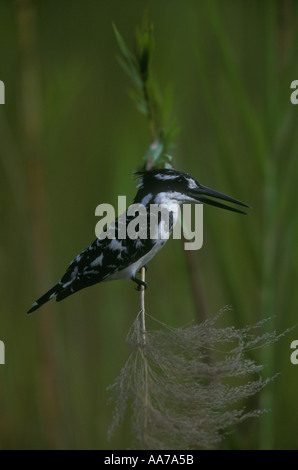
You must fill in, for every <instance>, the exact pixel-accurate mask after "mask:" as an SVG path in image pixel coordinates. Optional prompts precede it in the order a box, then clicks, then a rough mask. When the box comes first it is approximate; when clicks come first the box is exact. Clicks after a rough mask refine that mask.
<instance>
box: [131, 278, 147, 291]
mask: <svg viewBox="0 0 298 470" xmlns="http://www.w3.org/2000/svg"><path fill="white" fill-rule="evenodd" d="M131 280H132V281H133V282H135V283H136V284H137V287H136V290H137V291H140V290H141V287H144V289H146V288H147V282H145V281H142V280H141V279H138V278H137V277H132V278H131Z"/></svg>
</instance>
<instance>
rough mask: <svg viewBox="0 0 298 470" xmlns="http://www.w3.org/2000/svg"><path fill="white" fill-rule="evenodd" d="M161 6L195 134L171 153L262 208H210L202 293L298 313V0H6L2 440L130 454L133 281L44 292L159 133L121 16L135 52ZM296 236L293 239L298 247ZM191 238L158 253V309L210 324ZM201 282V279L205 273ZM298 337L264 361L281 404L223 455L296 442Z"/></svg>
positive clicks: (184, 115)
mask: <svg viewBox="0 0 298 470" xmlns="http://www.w3.org/2000/svg"><path fill="white" fill-rule="evenodd" d="M146 7H149V18H150V20H152V21H153V23H154V25H155V40H156V50H155V59H154V68H155V72H156V76H157V77H158V80H159V83H160V85H161V89H163V88H164V87H165V86H166V84H167V83H169V82H170V83H172V86H173V115H174V116H175V117H177V120H178V123H179V125H180V126H181V132H180V134H179V136H178V138H177V141H176V144H177V146H176V149H175V150H174V151H173V156H174V164H175V166H176V167H177V168H178V169H180V170H182V171H187V172H189V173H190V174H191V175H192V176H193V177H195V178H196V179H198V180H199V181H200V182H202V183H203V184H205V185H207V186H209V187H212V188H214V189H217V190H218V191H221V192H224V193H226V194H229V195H231V196H234V197H236V198H238V199H241V200H243V201H245V202H247V203H249V204H251V205H252V206H253V210H252V211H251V214H250V215H249V216H248V217H242V216H238V215H236V214H233V213H229V212H225V211H220V210H219V209H216V208H212V207H210V206H209V207H205V210H204V245H203V248H202V249H201V250H199V251H198V252H196V253H195V255H194V256H195V259H196V276H197V280H198V284H199V285H200V286H201V289H202V296H203V297H202V302H203V303H204V304H205V306H206V311H207V313H208V315H210V316H214V315H215V314H216V313H217V311H218V310H219V309H220V308H222V307H223V306H225V305H232V306H233V311H232V312H228V313H226V314H225V316H224V323H225V325H235V326H236V327H243V326H245V325H247V324H254V323H256V322H258V321H259V320H261V319H262V318H267V317H269V316H274V317H273V319H272V320H271V321H270V322H269V323H267V324H266V327H267V328H268V329H269V330H270V331H272V330H274V329H276V330H277V331H279V332H281V331H283V330H285V329H286V328H288V327H290V326H292V325H294V324H295V323H296V321H297V311H298V309H297V307H298V290H297V287H296V286H297V280H298V274H297V268H298V256H297V255H298V253H297V235H298V234H297V232H298V220H297V216H296V209H295V204H296V198H297V184H298V178H297V174H298V173H297V170H298V162H297V160H298V131H297V129H298V127H297V126H298V106H296V107H295V106H294V105H293V104H291V102H290V94H291V91H292V90H291V89H290V84H291V82H292V81H293V80H295V79H298V61H297V58H298V4H297V2H296V1H294V0H293V1H291V0H279V1H274V0H270V1H266V0H264V1H262V2H260V1H258V0H250V1H245V0H242V1H241V0H237V1H236V0H223V1H213V0H209V1H198V0H188V1H187V2H182V1H178V0H172V1H170V0H158V1H157V0H151V1H143V0H142V1H141V0H127V1H123V0H111V1H95V0H86V1H84V2H83V1H82V0H80V1H79V0H73V1H70V0H68V1H64V2H59V1H57V0H54V1H49V0H48V1H45V0H44V1H39V2H38V1H30V0H27V1H24V0H19V1H15V2H11V1H8V0H0V79H1V80H2V81H3V82H4V83H5V99H6V103H5V105H0V195H1V203H0V217H1V231H0V276H1V296H0V307H1V313H0V340H2V341H4V343H5V348H6V349H5V351H6V356H5V359H6V364H5V365H1V366H0V448H2V449H15V448H22V449H33V448H34V449H47V448H69V449H78V448H83V449H90V448H96V449H124V448H127V447H129V446H130V443H131V435H130V423H129V417H128V418H127V421H126V422H125V423H124V424H123V426H121V427H120V428H119V429H118V431H117V432H116V434H115V435H114V437H113V439H112V440H111V441H108V440H107V428H108V426H109V423H110V421H111V416H112V406H110V405H109V404H108V399H109V397H110V393H109V392H108V391H107V387H108V386H109V385H110V384H112V382H113V380H114V379H115V378H116V377H117V375H118V374H119V372H120V370H121V367H122V366H123V365H124V363H125V360H126V358H127V357H128V355H129V348H128V346H127V344H126V343H125V337H126V334H127V332H128V330H129V327H130V325H131V323H132V321H133V320H134V319H135V317H136V314H137V313H138V310H139V295H138V294H137V293H136V291H135V289H134V286H133V285H132V283H130V282H128V281H126V282H113V283H107V284H102V285H98V286H96V287H92V288H89V289H86V290H83V291H81V292H80V293H78V294H76V295H74V296H72V297H70V298H68V299H67V300H65V301H63V302H62V303H59V304H58V303H55V302H50V303H49V304H47V306H45V307H44V308H42V309H41V310H40V311H38V312H36V313H34V314H33V315H32V316H27V315H26V311H27V310H28V308H29V307H30V305H31V303H32V302H33V301H34V300H36V298H37V297H39V296H40V295H41V294H43V293H44V291H45V290H47V289H48V288H50V287H51V286H52V285H53V284H54V283H56V282H57V281H58V280H59V279H60V277H61V275H62V274H63V273H64V270H65V268H66V267H67V266H68V263H69V262H70V261H71V259H72V258H73V257H74V256H75V255H77V254H78V253H79V252H80V251H81V250H82V249H84V248H85V247H86V246H87V245H88V244H89V243H90V242H91V241H93V239H94V236H95V235H94V228H95V224H96V221H97V219H96V218H95V215H94V211H95V208H96V206H97V205H98V204H100V203H102V202H106V203H111V204H116V203H117V196H118V195H124V194H125V195H127V198H128V201H131V200H132V198H133V196H134V193H135V183H134V181H133V179H132V178H131V174H132V172H133V171H134V170H135V168H136V167H137V166H138V165H139V164H140V163H141V158H142V156H143V155H144V154H145V152H146V150H147V148H148V146H149V143H150V136H149V132H148V124H147V122H146V120H145V118H143V117H141V118H140V115H139V114H138V112H137V111H136V109H135V107H134V105H133V103H132V101H131V100H130V98H129V96H128V93H127V92H128V90H129V88H130V83H129V80H128V79H127V77H126V76H125V74H124V73H123V71H122V70H121V68H120V66H119V64H118V62H117V58H116V56H117V55H118V53H119V50H118V46H117V43H116V40H115V36H114V33H113V29H112V21H114V22H115V24H116V25H117V27H118V29H119V31H120V32H121V34H122V35H123V37H124V38H125V39H126V41H127V43H128V44H129V45H132V43H133V37H134V32H135V28H136V26H137V25H139V24H140V23H141V19H142V16H143V13H144V10H145V9H146ZM295 242H296V243H295ZM188 269H189V268H188V267H187V263H186V259H185V256H184V253H183V249H182V246H181V242H179V241H178V240H171V241H170V242H169V243H167V245H166V246H165V248H164V249H163V251H162V252H161V253H160V254H159V255H158V256H157V257H156V258H155V259H154V260H153V261H152V262H151V263H150V267H149V271H148V273H147V280H148V282H149V286H150V287H149V289H148V290H147V293H146V306H147V311H148V313H150V314H151V315H152V316H154V317H156V318H158V319H160V320H161V321H164V322H166V323H167V324H169V325H171V326H174V327H177V326H181V325H185V324H187V323H189V322H191V321H193V320H195V321H197V320H200V315H199V314H198V312H197V310H196V308H195V302H194V299H193V294H192V290H191V288H190V278H189V273H188ZM198 276H199V277H198ZM294 339H298V331H297V330H294V331H292V332H291V333H289V334H288V335H286V336H285V337H284V338H282V339H281V340H280V341H279V342H278V343H275V344H274V345H273V346H272V347H270V348H269V349H268V348H267V349H266V350H264V351H263V350H258V351H256V352H255V353H254V354H255V355H254V358H255V359H256V360H257V361H258V362H263V363H264V364H265V368H264V375H265V376H267V375H273V374H274V373H275V372H281V374H280V376H279V377H278V378H276V379H275V381H274V382H273V383H271V384H269V385H268V386H267V387H266V389H265V391H264V393H262V394H261V396H259V397H258V399H257V400H256V399H255V400H254V401H253V402H252V403H250V404H247V405H248V407H250V406H260V407H267V408H271V409H272V411H271V413H269V414H266V415H264V417H262V418H260V419H254V420H250V421H247V422H246V423H245V424H243V425H241V426H239V427H238V428H237V429H235V430H234V433H233V434H232V435H231V436H229V437H228V438H226V439H225V441H224V442H223V445H222V447H223V448H231V449H253V448H275V449H289V448H294V449H297V448H298V433H297V415H298V401H297V390H298V366H294V365H292V364H291V362H290V354H291V352H292V351H291V349H290V344H291V341H292V340H294Z"/></svg>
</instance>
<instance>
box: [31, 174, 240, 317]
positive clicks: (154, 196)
mask: <svg viewBox="0 0 298 470" xmlns="http://www.w3.org/2000/svg"><path fill="white" fill-rule="evenodd" d="M136 176H137V178H138V179H139V185H138V192H137V194H136V196H135V199H134V204H142V205H143V206H144V207H145V208H146V212H147V232H148V236H147V238H144V239H142V238H140V237H137V238H136V239H132V238H129V237H126V238H125V239H119V238H118V231H119V228H120V224H123V223H124V224H126V226H128V225H129V223H130V222H131V221H132V220H133V219H134V217H136V215H128V213H127V211H126V213H125V217H123V216H122V217H121V216H120V217H118V218H117V219H115V221H114V222H113V223H112V224H111V225H113V227H114V228H115V238H114V239H109V238H101V237H99V238H97V239H96V240H95V241H94V242H93V243H92V244H91V245H90V246H89V247H88V248H86V249H85V250H84V251H82V252H81V253H80V254H79V255H77V256H76V258H74V260H73V261H71V263H70V265H69V267H68V269H67V270H66V272H65V274H64V276H63V277H62V278H61V280H60V281H59V282H58V284H56V285H55V286H54V287H53V288H52V289H50V290H49V291H48V292H47V293H46V294H44V295H43V296H42V297H40V298H39V299H38V300H37V301H36V302H34V304H33V305H32V308H31V309H30V310H29V311H28V313H31V312H33V311H34V310H36V309H38V308H39V307H41V306H42V305H43V304H44V303H46V302H47V301H48V300H50V299H52V298H56V300H57V301H60V300H63V299H65V298H66V297H68V296H69V295H71V294H74V293H75V292H77V291H79V290H81V289H84V288H85V287H88V286H91V285H93V284H97V283H98V282H101V281H108V280H114V279H125V278H128V279H132V280H133V281H134V282H136V283H137V284H138V286H140V285H142V284H143V283H142V281H141V280H139V279H138V278H137V277H136V274H137V272H138V271H139V270H140V269H141V267H142V266H144V265H146V264H147V263H148V262H149V261H150V260H151V259H152V258H153V257H154V256H155V255H156V253H157V252H158V251H159V250H160V249H161V248H162V247H163V246H164V244H165V242H166V241H167V240H166V239H164V237H162V236H161V233H162V231H163V230H164V229H165V228H164V227H162V226H161V224H162V223H163V222H162V220H159V221H157V230H156V233H155V234H153V237H152V233H151V238H150V236H149V235H150V233H149V231H150V220H149V219H150V204H157V205H160V204H163V205H165V207H166V208H167V210H168V212H169V224H168V226H167V227H166V230H167V231H168V234H170V233H171V232H172V229H173V226H174V224H175V223H176V220H177V217H178V206H180V205H181V204H183V203H190V202H197V203H207V204H211V205H214V206H217V207H220V208H223V209H228V210H231V211H234V212H239V213H242V214H245V212H243V211H241V210H239V209H236V208H234V207H231V206H228V205H226V204H223V203H220V202H218V201H216V200H214V199H209V198H210V197H211V198H216V199H222V200H225V201H228V202H231V203H234V204H238V205H241V206H245V207H249V206H248V205H247V204H245V203H243V202H241V201H238V200H237V199H234V198H231V197H229V196H226V195H224V194H221V193H219V192H217V191H214V190H212V189H209V188H207V187H206V186H203V185H201V184H199V183H198V182H197V181H196V180H194V179H193V178H192V177H191V176H190V175H189V174H187V173H182V172H180V171H177V170H174V169H160V170H150V171H146V172H138V173H136Z"/></svg>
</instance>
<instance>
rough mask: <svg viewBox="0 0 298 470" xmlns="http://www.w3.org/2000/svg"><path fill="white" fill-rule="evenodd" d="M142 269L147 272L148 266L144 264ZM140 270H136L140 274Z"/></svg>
mask: <svg viewBox="0 0 298 470" xmlns="http://www.w3.org/2000/svg"><path fill="white" fill-rule="evenodd" d="M142 268H145V271H146V272H147V270H148V264H144V266H142ZM142 268H140V269H139V270H138V273H140V272H141V271H142Z"/></svg>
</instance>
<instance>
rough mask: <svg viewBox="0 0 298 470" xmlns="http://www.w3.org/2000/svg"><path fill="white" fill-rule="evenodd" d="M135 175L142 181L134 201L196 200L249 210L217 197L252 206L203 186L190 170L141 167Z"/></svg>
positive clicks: (163, 202)
mask: <svg viewBox="0 0 298 470" xmlns="http://www.w3.org/2000/svg"><path fill="white" fill-rule="evenodd" d="M135 176H136V178H137V179H138V180H139V184H138V186H137V187H138V192H137V195H136V197H135V199H134V203H140V204H144V205H147V204H148V203H150V204H151V203H157V204H184V203H191V202H197V203H205V204H211V205H213V206H216V207H220V208H222V209H227V210H230V211H234V212H239V213H240V214H246V212H243V211H241V210H239V209H236V208H234V207H232V206H228V205H226V204H223V203H221V202H219V201H217V199H221V200H224V201H227V202H231V203H233V204H237V205H240V206H244V207H250V206H249V205H248V204H245V203H244V202H241V201H238V200H237V199H234V198H232V197H230V196H226V195H225V194H222V193H219V192H218V191H214V190H213V189H210V188H207V187H206V186H203V185H202V184H200V183H198V182H197V181H196V180H195V179H194V178H192V177H191V176H190V175H189V174H188V173H183V172H181V171H177V170H174V169H160V170H149V171H141V172H137V173H135ZM210 198H211V199H210Z"/></svg>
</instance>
